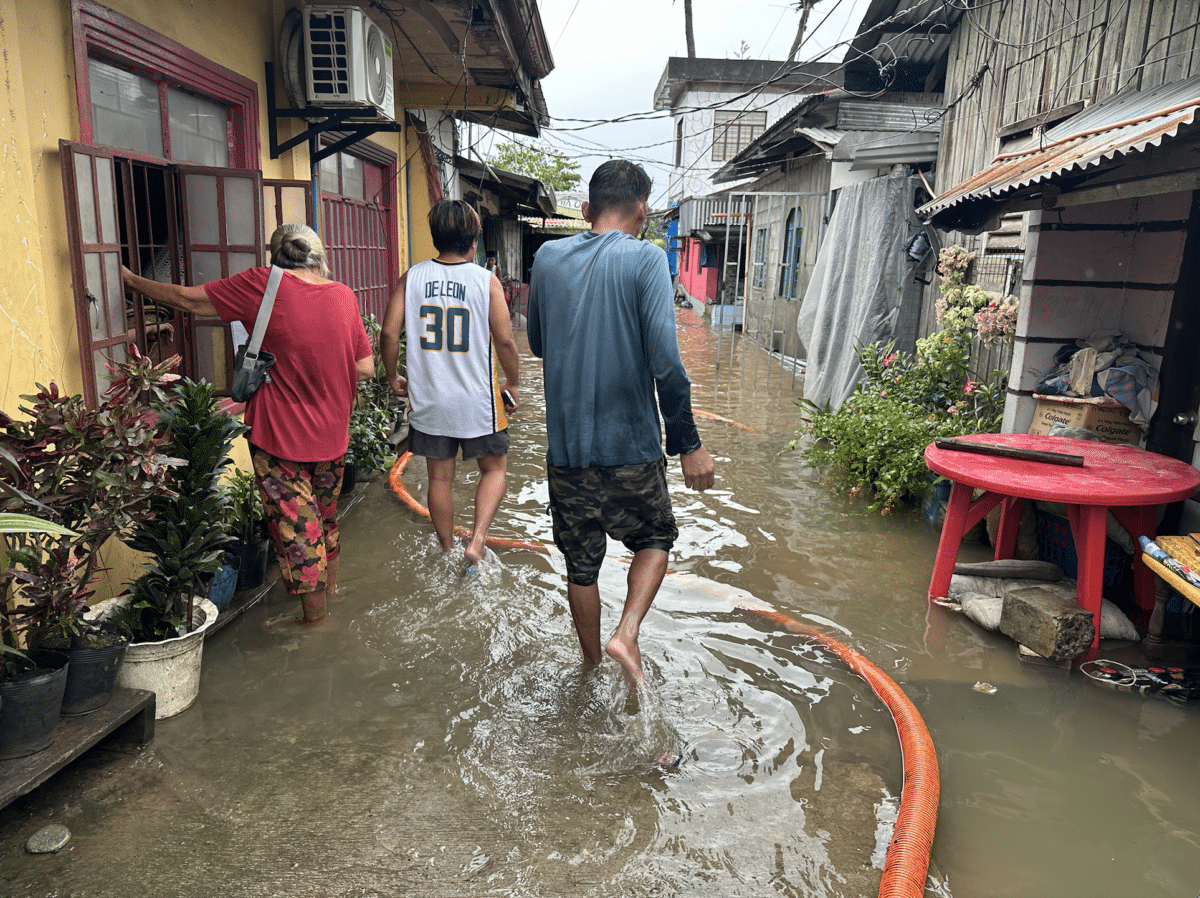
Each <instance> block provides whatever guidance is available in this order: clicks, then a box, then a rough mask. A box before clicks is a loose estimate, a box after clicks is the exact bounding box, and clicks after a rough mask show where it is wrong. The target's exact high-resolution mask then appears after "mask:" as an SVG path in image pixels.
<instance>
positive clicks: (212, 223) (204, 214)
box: [185, 174, 221, 283]
mask: <svg viewBox="0 0 1200 898" xmlns="http://www.w3.org/2000/svg"><path fill="white" fill-rule="evenodd" d="M185 181H186V183H187V200H188V237H189V239H190V240H191V241H192V242H193V243H208V244H216V243H220V242H221V227H220V221H219V219H218V218H217V179H216V178H215V177H213V176H212V175H196V174H188V175H187V176H186V178H185ZM206 280H209V279H206ZM196 283H203V281H197V282H196Z"/></svg>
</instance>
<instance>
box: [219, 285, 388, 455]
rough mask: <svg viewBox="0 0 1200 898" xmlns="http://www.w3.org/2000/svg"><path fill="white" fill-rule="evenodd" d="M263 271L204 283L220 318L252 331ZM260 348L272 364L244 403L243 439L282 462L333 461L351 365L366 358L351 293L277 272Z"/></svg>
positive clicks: (341, 450)
mask: <svg viewBox="0 0 1200 898" xmlns="http://www.w3.org/2000/svg"><path fill="white" fill-rule="evenodd" d="M270 271H271V269H269V268H251V269H250V270H249V271H243V272H242V273H241V274H235V275H234V276H233V277H230V278H225V279H224V280H220V281H212V282H210V283H207V284H205V285H204V292H205V293H206V294H207V295H208V299H209V301H210V302H211V303H212V304H213V306H215V307H216V310H217V314H218V315H220V316H221V320H222V321H224V322H226V323H228V322H231V321H241V322H242V324H243V325H245V327H246V330H247V331H250V332H251V333H253V331H254V321H255V319H256V318H257V317H258V307H259V306H260V305H261V304H262V297H263V290H265V289H266V286H267V277H268V275H269V274H270ZM262 348H263V349H264V350H266V351H267V352H269V353H272V354H273V355H274V356H275V367H273V368H272V369H271V372H270V375H271V382H270V383H266V384H263V385H262V386H261V387H259V389H258V392H257V393H255V394H254V395H253V396H252V397H251V398H250V402H249V403H247V405H246V423H247V424H248V425H250V434H249V440H250V442H251V443H253V444H254V445H255V446H258V447H259V448H260V449H264V450H266V451H267V452H270V453H271V454H272V455H274V456H277V457H278V458H282V459H286V460H288V461H303V462H314V461H333V460H335V459H338V458H341V457H342V456H343V455H345V454H346V447H347V446H348V445H349V443H350V409H351V408H352V407H353V404H354V396H355V390H356V386H357V383H358V373H357V369H356V365H355V362H356V360H358V359H363V358H366V357H367V356H369V355H371V344H370V341H369V340H368V339H367V332H366V330H365V329H364V328H363V323H362V316H361V314H360V312H359V309H358V298H357V297H356V296H355V295H354V291H352V290H351V289H350V288H349V287H347V286H346V285H345V284H339V283H337V282H336V281H331V282H330V283H327V284H310V283H309V282H308V281H305V280H303V279H302V278H299V277H297V276H295V275H293V274H292V273H291V272H288V271H285V272H284V273H283V280H281V281H280V283H279V291H278V293H276V295H275V306H274V308H273V309H272V311H271V321H270V323H269V324H268V325H267V333H266V335H265V336H264V337H263V343H262Z"/></svg>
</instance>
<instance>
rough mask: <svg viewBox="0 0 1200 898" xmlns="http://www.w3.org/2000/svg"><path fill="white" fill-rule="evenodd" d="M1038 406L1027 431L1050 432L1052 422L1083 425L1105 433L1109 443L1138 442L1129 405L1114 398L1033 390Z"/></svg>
mask: <svg viewBox="0 0 1200 898" xmlns="http://www.w3.org/2000/svg"><path fill="white" fill-rule="evenodd" d="M1033 398H1034V399H1036V400H1037V409H1036V410H1035V411H1034V413H1033V424H1032V425H1030V427H1029V432H1030V433H1043V434H1048V433H1050V428H1052V427H1053V426H1054V425H1055V424H1063V425H1066V426H1067V427H1083V428H1085V429H1087V430H1090V431H1092V432H1093V433H1097V434H1099V435H1100V436H1102V437H1104V439H1105V440H1107V441H1108V442H1110V443H1130V444H1132V445H1134V446H1136V445H1137V444H1138V443H1140V442H1141V439H1142V429H1141V428H1140V427H1139V426H1138V425H1136V424H1134V423H1133V422H1132V421H1130V420H1129V409H1127V408H1126V407H1125V406H1123V405H1121V403H1119V402H1117V401H1116V400H1115V399H1108V398H1107V397H1103V396H1101V397H1089V398H1086V399H1076V398H1074V397H1072V396H1043V395H1042V394H1040V393H1034V394H1033Z"/></svg>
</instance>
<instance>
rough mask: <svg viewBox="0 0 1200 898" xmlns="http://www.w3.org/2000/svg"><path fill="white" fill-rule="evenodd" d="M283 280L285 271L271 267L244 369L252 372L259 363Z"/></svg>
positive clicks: (274, 266) (248, 346)
mask: <svg viewBox="0 0 1200 898" xmlns="http://www.w3.org/2000/svg"><path fill="white" fill-rule="evenodd" d="M282 279H283V269H282V268H280V267H279V266H278V265H272V266H271V276H270V277H269V278H267V288H266V289H265V290H264V291H263V301H262V305H260V306H259V307H258V318H256V319H255V321H254V333H253V334H251V335H250V342H249V343H248V344H247V346H246V356H245V358H243V359H242V367H243V368H244V369H245V370H247V371H250V370H252V369H253V368H254V363H255V362H257V361H258V350H259V347H261V346H262V341H263V337H264V336H266V333H267V322H269V321H270V320H271V309H272V308H273V307H274V306H275V292H276V291H277V290H278V289H279V282H280V281H281V280H282Z"/></svg>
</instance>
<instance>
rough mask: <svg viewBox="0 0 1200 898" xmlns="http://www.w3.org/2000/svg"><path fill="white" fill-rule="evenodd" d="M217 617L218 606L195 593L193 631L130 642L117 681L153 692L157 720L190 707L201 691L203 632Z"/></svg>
mask: <svg viewBox="0 0 1200 898" xmlns="http://www.w3.org/2000/svg"><path fill="white" fill-rule="evenodd" d="M216 619H217V606H216V605H214V604H213V603H212V602H210V601H209V600H208V599H204V598H201V597H200V596H196V600H195V602H194V604H193V609H192V626H193V629H192V631H191V632H190V633H188V634H187V635H185V636H176V637H174V638H173V639H164V640H162V641H161V642H134V643H130V645H129V648H128V650H127V651H126V652H125V663H124V664H122V665H121V672H120V673H119V674H118V675H117V685H118V686H125V687H128V688H129V689H148V690H150V691H151V692H153V693H154V696H155V698H154V718H155V719H156V720H162V719H163V718H164V717H174V716H175V715H176V714H178V713H179V712H181V711H185V710H187V709H188V708H190V707H191V706H192V703H193V702H195V701H196V696H198V695H199V694H200V661H201V659H202V657H203V653H204V634H205V631H206V630H208V628H209V627H211V626H212V625H213V623H214V622H215V621H216Z"/></svg>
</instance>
